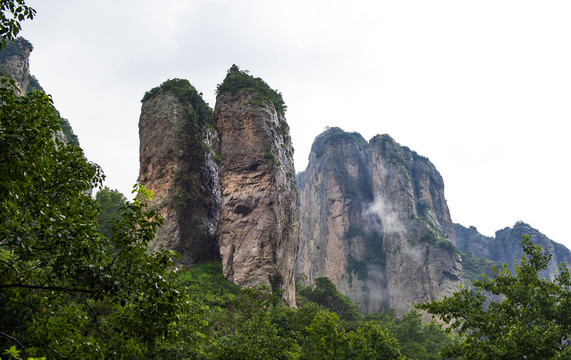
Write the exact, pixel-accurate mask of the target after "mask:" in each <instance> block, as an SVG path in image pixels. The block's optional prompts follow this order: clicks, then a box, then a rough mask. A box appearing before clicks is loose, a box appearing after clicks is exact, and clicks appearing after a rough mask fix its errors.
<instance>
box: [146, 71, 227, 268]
mask: <svg viewBox="0 0 571 360" xmlns="http://www.w3.org/2000/svg"><path fill="white" fill-rule="evenodd" d="M142 102H143V105H142V109H141V117H140V120H139V136H140V172H139V183H141V184H142V185H144V186H145V187H146V188H148V189H150V190H152V191H153V194H154V196H153V199H152V200H151V203H150V208H151V209H154V210H157V211H159V212H160V213H161V214H162V215H163V216H164V218H165V223H164V225H163V226H162V227H161V228H159V229H158V230H157V234H156V237H155V239H154V240H153V241H152V242H151V243H150V244H149V248H150V250H163V249H169V250H175V251H177V252H178V253H180V255H181V259H180V263H181V264H182V265H191V264H194V263H197V262H199V261H202V260H208V259H214V258H218V257H219V253H218V245H217V243H216V239H215V233H216V229H217V226H218V213H219V210H220V199H221V197H220V194H221V193H220V184H219V167H218V164H217V162H216V161H217V160H218V161H219V158H218V155H217V154H216V151H217V150H216V149H217V148H218V146H219V139H218V134H217V133H216V131H215V130H214V127H213V122H212V119H213V118H212V116H213V115H212V110H211V109H210V108H209V107H208V105H207V104H206V103H205V102H204V101H203V100H202V98H201V97H200V96H199V94H198V93H197V92H196V90H195V89H194V87H192V85H191V84H190V83H189V82H188V81H187V80H180V79H174V80H169V81H166V82H165V83H163V84H162V85H161V86H160V87H158V88H155V89H153V90H151V91H149V92H148V93H147V94H146V95H145V97H144V98H143V101H142Z"/></svg>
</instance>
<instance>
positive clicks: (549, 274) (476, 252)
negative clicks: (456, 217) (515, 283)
mask: <svg viewBox="0 0 571 360" xmlns="http://www.w3.org/2000/svg"><path fill="white" fill-rule="evenodd" d="M454 232H455V234H456V246H457V248H458V249H459V250H460V251H462V252H464V253H470V254H472V255H473V256H474V257H476V258H480V259H486V260H490V261H492V262H493V263H495V264H497V265H500V264H508V267H509V269H510V270H511V271H514V266H515V260H520V259H521V255H522V254H523V248H522V245H521V239H522V236H523V235H531V240H532V242H533V243H534V244H538V245H539V246H541V247H542V248H544V249H548V250H549V252H550V253H551V254H552V258H551V260H550V262H549V265H548V267H547V269H546V270H544V271H542V272H541V273H540V275H541V276H542V277H544V278H549V279H551V280H553V279H554V276H555V274H556V273H558V266H559V265H560V264H562V263H566V264H567V267H568V268H570V269H571V251H569V249H567V248H566V247H565V246H564V245H562V244H559V243H556V242H555V241H553V240H550V239H549V238H548V237H547V236H545V235H544V234H542V233H541V232H540V231H539V230H537V229H534V228H533V227H531V226H530V225H528V224H526V223H524V222H522V221H518V222H517V223H516V224H515V225H514V226H513V227H511V228H510V227H506V228H504V229H501V230H498V231H496V233H495V236H493V237H491V236H484V235H482V234H480V233H479V232H478V230H477V229H476V228H475V227H473V226H470V227H468V228H467V227H464V226H462V225H460V224H454Z"/></svg>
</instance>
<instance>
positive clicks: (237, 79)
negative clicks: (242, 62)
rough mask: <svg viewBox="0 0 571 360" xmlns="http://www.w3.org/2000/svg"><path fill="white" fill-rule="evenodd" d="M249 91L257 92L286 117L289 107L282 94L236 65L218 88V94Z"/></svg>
mask: <svg viewBox="0 0 571 360" xmlns="http://www.w3.org/2000/svg"><path fill="white" fill-rule="evenodd" d="M244 89H249V90H253V91H255V92H257V93H258V94H259V95H260V96H261V97H262V98H263V99H265V100H267V101H269V102H270V103H272V105H274V108H275V109H276V111H277V112H278V114H280V115H282V116H283V115H285V112H286V110H287V106H286V105H285V102H284V99H283V97H282V94H281V93H280V92H278V91H277V90H274V89H272V88H271V87H270V86H269V85H268V84H267V83H266V82H265V81H264V80H262V79H261V78H257V77H253V76H252V75H250V74H248V71H246V70H240V68H239V67H238V66H236V65H232V67H231V68H230V69H229V70H228V75H226V78H224V81H222V83H221V84H218V86H216V94H217V95H220V94H223V93H236V92H238V91H240V90H244Z"/></svg>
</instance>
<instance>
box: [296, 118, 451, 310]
mask: <svg viewBox="0 0 571 360" xmlns="http://www.w3.org/2000/svg"><path fill="white" fill-rule="evenodd" d="M298 179H299V180H298V191H299V197H300V252H299V256H298V262H297V272H298V273H304V274H305V275H306V276H307V279H308V282H309V283H311V282H312V280H313V279H314V278H316V277H320V276H327V277H329V278H330V279H331V280H332V281H333V283H334V284H335V285H336V286H337V287H338V289H339V290H340V291H341V292H342V293H344V294H346V295H348V296H350V297H351V298H352V299H353V300H354V301H355V302H356V303H357V304H358V305H359V306H360V308H361V309H362V311H363V312H365V313H370V312H377V311H381V310H383V309H384V308H386V307H391V308H394V309H395V310H396V312H397V314H404V313H405V312H406V311H408V310H409V308H410V306H411V304H412V303H414V302H425V301H430V300H434V299H436V298H438V297H441V296H443V295H449V294H451V293H452V292H454V291H455V290H456V288H457V285H458V284H459V283H460V279H461V274H462V268H461V260H460V257H459V256H458V255H457V254H456V252H455V249H454V231H453V224H452V221H451V219H450V213H449V211H448V207H447V205H446V201H445V197H444V183H443V181H442V178H441V176H440V174H439V173H438V171H436V169H435V168H434V166H433V165H432V163H430V161H428V159H426V158H424V157H422V156H419V155H418V154H416V153H415V152H413V151H411V150H410V149H408V148H406V147H402V146H400V145H399V144H397V143H396V142H395V141H394V140H393V139H392V138H391V137H390V136H388V135H378V136H375V137H374V138H373V139H371V140H370V141H369V142H368V143H367V142H366V141H365V140H364V139H363V138H362V137H361V136H360V135H359V134H357V133H346V132H344V131H342V130H341V129H338V128H332V129H328V130H327V131H325V132H324V133H323V134H321V135H319V136H318V137H317V138H316V139H315V142H314V144H313V147H312V151H311V154H310V157H309V164H308V167H307V169H306V170H305V171H304V172H303V173H301V174H300V175H299V176H298Z"/></svg>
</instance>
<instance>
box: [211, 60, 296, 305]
mask: <svg viewBox="0 0 571 360" xmlns="http://www.w3.org/2000/svg"><path fill="white" fill-rule="evenodd" d="M264 85H265V86H264ZM267 89H269V88H268V87H267V85H266V84H265V83H263V82H262V81H261V79H255V78H252V77H251V76H249V75H247V74H246V73H244V72H241V71H240V70H239V69H238V68H237V67H233V68H232V69H230V71H229V73H228V76H227V77H226V79H225V80H224V82H223V83H222V84H221V86H220V87H219V92H218V97H217V100H216V107H215V112H214V118H215V126H216V129H217V130H218V133H219V135H220V156H221V158H222V165H221V168H220V169H221V171H220V185H221V188H222V204H221V209H220V222H219V230H218V243H219V246H220V256H221V257H222V264H223V271H224V276H225V277H226V278H227V279H228V280H231V281H233V282H234V283H236V284H237V285H239V286H248V287H252V286H255V285H258V284H266V285H270V286H271V287H272V289H274V290H276V289H283V290H284V293H283V299H284V302H285V303H287V304H289V305H295V286H294V266H295V260H296V254H297V249H298V234H297V203H296V189H295V175H294V174H295V170H294V166H293V148H292V145H291V138H290V135H289V131H288V129H289V128H288V126H287V123H286V121H285V118H284V116H283V111H280V106H279V105H280V103H277V104H276V103H274V102H272V100H276V99H277V97H274V98H272V97H271V96H269V95H268V93H266V92H265V91H264V90H267ZM272 94H273V95H276V93H271V94H270V95H272ZM279 98H280V99H281V96H280V97H279Z"/></svg>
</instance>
